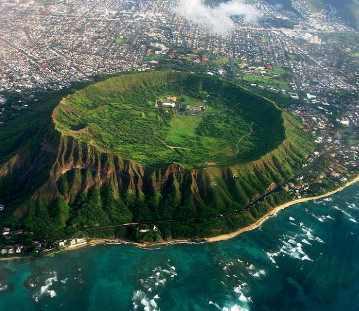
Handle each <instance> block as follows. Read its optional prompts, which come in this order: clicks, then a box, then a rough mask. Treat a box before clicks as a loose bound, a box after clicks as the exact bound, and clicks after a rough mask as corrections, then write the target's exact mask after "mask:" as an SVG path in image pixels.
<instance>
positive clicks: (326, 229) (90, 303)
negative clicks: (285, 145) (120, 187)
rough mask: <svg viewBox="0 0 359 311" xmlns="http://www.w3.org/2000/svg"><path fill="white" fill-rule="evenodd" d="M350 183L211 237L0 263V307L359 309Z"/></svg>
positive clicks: (358, 212)
mask: <svg viewBox="0 0 359 311" xmlns="http://www.w3.org/2000/svg"><path fill="white" fill-rule="evenodd" d="M358 237H359V185H355V186H353V187H351V188H349V189H347V190H345V191H343V192H341V193H338V194H336V195H335V196H333V197H332V198H331V199H329V200H328V199H326V200H321V201H318V202H309V203H305V204H302V205H297V206H295V207H292V208H290V209H287V210H285V211H283V212H282V213H280V214H279V215H278V216H277V217H275V218H272V219H271V220H269V221H268V222H267V223H265V224H264V225H263V226H262V228H260V229H258V230H256V231H254V232H250V233H248V234H245V235H242V236H240V237H238V238H236V239H233V240H230V241H225V242H221V243H216V244H202V245H184V246H183V245H182V246H172V247H164V248H160V249H153V250H141V249H136V248H133V247H128V246H99V247H93V248H88V249H82V250H79V251H74V252H68V253H65V254H61V255H57V256H55V257H50V258H41V259H37V260H33V261H22V262H2V263H0V280H1V281H2V291H1V292H0V310H16V311H17V310H101V311H105V310H228V311H230V310H231V311H237V310H263V311H267V310H268V311H269V310H275V311H280V310H286V311H288V310H311V311H312V310H315V311H316V310H319V311H320V310H326V311H328V310H349V311H351V310H353V311H354V310H359V239H358Z"/></svg>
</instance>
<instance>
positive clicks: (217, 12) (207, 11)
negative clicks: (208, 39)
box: [176, 0, 260, 34]
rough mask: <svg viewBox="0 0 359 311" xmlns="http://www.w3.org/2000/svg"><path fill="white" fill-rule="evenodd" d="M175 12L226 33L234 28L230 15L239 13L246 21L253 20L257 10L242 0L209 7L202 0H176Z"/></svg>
mask: <svg viewBox="0 0 359 311" xmlns="http://www.w3.org/2000/svg"><path fill="white" fill-rule="evenodd" d="M176 13H177V15H179V16H182V17H184V18H186V19H187V20H189V21H191V22H192V23H195V24H198V25H202V26H204V27H206V28H207V30H208V31H210V32H212V33H216V34H227V33H229V32H231V31H232V30H233V28H234V22H233V20H232V16H235V15H241V16H243V17H244V19H245V20H246V21H247V22H255V21H256V20H257V18H258V17H259V16H260V13H259V11H258V10H257V9H256V8H255V7H254V6H252V5H249V4H245V3H244V2H243V0H231V1H229V2H225V3H221V4H220V5H218V6H215V7H210V6H208V5H206V4H205V3H204V0H178V3H177V7H176Z"/></svg>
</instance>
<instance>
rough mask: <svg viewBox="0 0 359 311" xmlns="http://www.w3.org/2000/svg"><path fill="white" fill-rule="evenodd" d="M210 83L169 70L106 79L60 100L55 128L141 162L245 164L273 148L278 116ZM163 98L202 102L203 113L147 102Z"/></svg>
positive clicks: (260, 103)
mask: <svg viewBox="0 0 359 311" xmlns="http://www.w3.org/2000/svg"><path fill="white" fill-rule="evenodd" d="M214 81H216V80H215V79H213V81H212V80H211V79H210V78H208V77H198V76H191V75H189V74H178V73H177V74H175V73H173V72H172V73H170V72H155V73H143V74H132V75H126V76H120V77H115V78H111V79H109V80H107V81H104V82H100V83H97V84H95V85H93V86H89V87H87V88H85V89H84V90H81V91H78V92H77V93H76V94H74V95H71V96H69V97H67V98H65V99H64V100H63V101H62V103H61V105H60V106H59V107H58V109H57V111H56V112H55V118H54V119H55V124H56V127H57V129H59V130H60V131H61V132H62V133H64V134H65V135H69V136H74V137H76V138H77V139H80V140H81V141H83V142H86V143H90V144H92V145H95V146H96V147H98V148H99V149H101V150H106V151H109V152H114V153H115V154H118V155H120V156H121V157H123V158H126V159H133V160H135V161H137V162H139V163H141V164H144V165H157V164H168V163H173V162H177V163H182V164H184V165H185V166H186V167H193V166H197V167H198V166H204V165H205V163H207V162H215V163H217V164H220V165H227V164H228V163H231V162H232V163H237V162H246V161H249V160H252V159H253V158H255V157H258V156H260V155H262V154H264V153H265V152H267V151H269V150H270V149H271V148H273V147H274V146H275V145H277V144H278V143H280V141H281V139H282V136H283V134H282V131H283V130H282V125H281V124H280V123H281V120H280V119H281V117H280V112H279V111H277V110H276V109H275V108H274V107H273V106H272V105H269V104H268V103H266V101H265V100H263V99H262V98H259V97H254V96H251V95H249V94H247V93H246V91H245V90H243V89H241V88H239V87H235V86H233V85H231V84H229V83H226V82H222V81H217V82H214ZM218 90H220V91H219V93H220V94H218V92H217V91H218ZM164 94H166V95H168V94H175V95H178V96H183V97H185V102H186V103H188V104H192V105H193V104H195V103H198V102H199V103H201V102H202V101H201V99H200V97H202V98H203V99H204V98H206V99H208V102H209V103H208V110H207V111H206V112H205V113H203V114H200V115H197V116H183V115H179V114H177V115H173V114H171V113H167V114H166V113H159V112H158V111H157V109H156V108H155V107H154V102H155V100H156V99H158V98H160V97H161V96H163V95H164ZM198 94H200V95H198ZM208 94H210V97H207V96H208ZM262 112H263V115H267V116H263V115H262ZM266 112H268V114H266ZM273 121H274V122H273ZM172 147H175V148H172Z"/></svg>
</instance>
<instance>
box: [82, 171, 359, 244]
mask: <svg viewBox="0 0 359 311" xmlns="http://www.w3.org/2000/svg"><path fill="white" fill-rule="evenodd" d="M357 182H359V175H357V176H355V177H354V178H353V179H352V180H350V181H348V182H346V183H345V184H344V185H342V186H340V187H338V188H336V189H334V190H332V191H329V192H326V193H324V194H320V195H317V196H311V197H306V198H301V199H296V200H293V201H289V202H286V203H283V204H281V205H278V206H276V207H274V208H273V209H271V210H270V211H268V212H267V213H266V214H264V215H263V216H262V217H260V218H259V219H258V220H257V221H255V222H254V223H252V224H250V225H248V226H245V227H243V228H240V229H238V230H236V231H233V232H230V233H224V234H220V235H216V236H213V237H205V238H199V239H198V241H196V240H191V239H179V240H170V241H161V242H151V243H137V242H130V241H123V240H111V239H91V240H90V241H89V242H88V245H87V246H96V245H132V246H135V247H139V248H144V249H151V248H154V247H162V246H171V245H179V244H204V243H216V242H221V241H226V240H230V239H233V238H236V237H238V236H240V235H241V234H243V233H246V232H250V231H253V230H255V229H257V228H259V227H260V226H261V225H263V224H264V223H265V222H266V221H267V220H269V219H270V218H271V217H273V216H276V215H277V214H278V213H279V212H280V211H282V210H285V209H287V208H289V207H291V206H294V205H297V204H300V203H305V202H310V201H315V200H320V199H324V198H327V197H330V196H332V195H334V194H336V193H338V192H341V191H343V190H344V189H346V188H348V187H350V186H352V185H354V184H356V183H357Z"/></svg>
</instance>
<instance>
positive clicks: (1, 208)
mask: <svg viewBox="0 0 359 311" xmlns="http://www.w3.org/2000/svg"><path fill="white" fill-rule="evenodd" d="M4 210H5V205H4V204H0V212H3V211H4Z"/></svg>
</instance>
